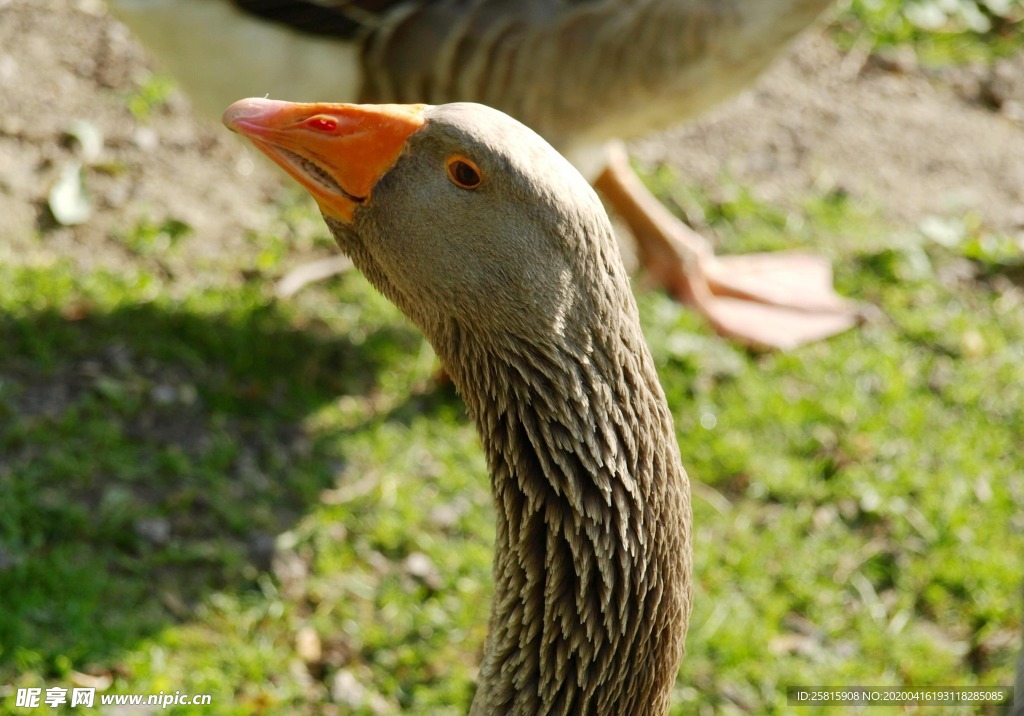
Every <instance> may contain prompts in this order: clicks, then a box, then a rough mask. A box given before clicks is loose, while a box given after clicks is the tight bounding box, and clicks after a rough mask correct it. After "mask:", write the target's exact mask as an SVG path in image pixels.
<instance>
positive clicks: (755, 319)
mask: <svg viewBox="0 0 1024 716" xmlns="http://www.w3.org/2000/svg"><path fill="white" fill-rule="evenodd" d="M108 1H109V2H111V3H112V5H113V6H114V7H115V9H117V10H118V11H119V14H120V15H121V16H122V17H123V18H124V19H125V20H126V21H127V22H128V23H129V24H130V25H131V26H132V27H133V28H134V29H135V30H136V31H137V32H138V33H139V34H140V35H141V36H142V38H143V39H144V40H146V41H147V43H148V44H149V45H150V47H152V48H153V49H154V50H155V51H156V52H157V54H158V55H160V56H161V58H162V59H164V61H165V62H166V64H167V66H168V68H169V69H171V70H172V71H173V72H174V73H175V74H176V75H177V76H178V77H179V78H180V79H181V81H182V83H183V85H184V86H185V88H186V89H188V90H190V93H191V94H192V96H193V97H194V98H195V100H196V101H197V103H198V104H200V105H202V106H205V107H207V108H211V107H212V108H214V109H215V111H219V109H220V108H221V107H223V106H224V105H225V104H227V103H228V102H229V101H230V100H232V99H234V98H236V97H239V96H244V95H246V94H251V95H254V96H260V95H268V96H273V97H278V98H302V99H306V100H317V101H329V100H330V101H333V100H338V99H341V100H346V101H352V100H357V99H358V100H359V101H362V102H378V103H383V102H429V103H434V104H441V103H445V102H455V101H472V102H480V103H483V104H487V105H490V106H492V107H495V108H497V109H500V110H502V111H504V112H506V113H508V114H510V115H511V116H513V117H515V118H516V119H518V120H520V121H522V122H524V123H525V124H527V125H528V126H530V127H531V128H532V129H534V130H535V131H537V132H538V133H540V134H541V135H542V136H544V137H545V138H546V139H547V140H548V141H549V142H551V143H552V144H553V145H554V146H555V147H557V148H558V150H559V151H561V152H562V153H563V154H565V155H566V156H567V157H568V158H569V159H570V161H572V162H573V163H574V164H576V166H577V167H578V168H580V169H581V171H583V173H584V174H585V175H586V176H587V177H588V179H590V180H591V181H593V182H595V185H596V186H597V187H598V188H599V189H600V190H601V191H602V193H603V194H604V195H605V196H606V198H607V199H608V200H609V201H610V202H611V204H612V206H613V207H614V208H615V210H616V211H617V212H618V213H619V214H620V215H621V216H622V217H623V218H624V219H625V220H626V223H627V224H629V226H630V228H631V229H632V231H633V233H634V235H635V236H636V238H637V241H638V245H639V254H640V257H641V259H642V260H643V262H644V263H645V265H646V266H647V268H648V270H649V271H650V273H651V275H652V276H653V277H654V278H655V279H656V280H657V281H658V282H659V283H661V284H662V285H663V286H664V287H665V288H666V289H667V290H668V291H669V292H670V293H671V294H672V295H673V296H675V297H676V298H678V299H679V300H681V301H683V302H685V303H687V304H689V305H691V306H693V307H694V308H696V309H697V310H698V311H700V312H701V313H702V314H703V315H704V316H705V317H706V318H707V320H708V321H709V322H710V323H711V324H712V325H713V326H714V327H715V328H716V329H717V330H718V331H719V332H721V333H723V334H724V335H728V336H731V337H734V338H736V339H738V340H740V341H742V342H745V343H748V344H753V345H756V346H767V347H777V348H788V347H792V346H794V345H798V344H800V343H802V342H805V341H809V340H815V339H818V338H822V337H825V336H828V335H832V334H834V333H837V332H839V331H841V330H845V329H847V328H849V327H851V326H852V325H854V324H855V323H856V322H857V311H856V307H855V306H853V305H852V304H851V303H850V302H848V301H844V300H842V299H840V298H839V296H837V295H836V294H835V293H834V292H833V291H832V288H831V283H832V282H831V270H830V267H829V265H828V264H827V263H826V262H825V261H824V260H822V259H820V258H818V257H811V256H808V255H807V254H792V253H775V254H769V255H754V256H749V257H743V258H742V259H733V258H725V259H717V258H716V257H715V256H714V254H713V251H712V250H711V248H710V245H709V244H708V242H707V241H705V240H704V239H703V238H701V237H699V236H698V235H696V234H695V233H693V232H692V231H690V230H689V229H688V228H687V227H686V226H685V225H684V224H682V223H681V222H680V221H679V220H678V219H676V218H675V217H673V216H672V215H671V214H669V213H668V212H667V211H665V210H664V209H663V208H662V207H661V206H660V205H659V204H658V202H657V201H656V200H655V199H654V197H652V196H651V195H650V194H649V193H648V192H647V191H646V189H644V187H643V184H642V183H640V181H639V180H638V179H637V178H636V177H635V175H634V174H633V173H632V170H631V169H630V168H629V164H628V162H626V161H624V159H623V155H621V154H620V153H616V152H614V151H612V147H611V145H613V144H614V142H615V141H616V140H619V139H628V138H632V137H635V136H638V135H640V134H643V133H645V132H649V131H652V130H656V129H660V128H663V127H666V126H669V125H672V124H675V123H678V122H681V121H683V120H686V119H689V118H691V117H694V116H696V115H697V114H699V113H700V112H702V111H704V110H706V109H707V108H708V107H710V106H711V105H713V104H714V103H716V102H718V101H720V100H722V99H723V98H725V97H728V96H730V95H731V94H733V93H735V92H736V91H738V90H739V89H741V88H742V87H745V86H746V85H747V84H749V83H750V82H751V81H752V80H753V79H754V78H755V77H756V76H757V75H758V74H760V72H761V71H762V70H763V69H764V68H765V67H767V66H768V64H769V63H770V62H771V60H773V59H774V58H775V57H776V56H777V55H778V54H779V53H780V52H781V51H782V49H783V48H785V47H786V46H787V44H788V43H789V41H790V40H791V39H792V38H793V37H794V36H795V35H796V34H797V33H798V32H799V31H800V30H802V29H803V28H805V27H806V26H807V25H808V24H809V23H810V22H811V21H813V19H814V18H815V17H817V16H818V15H819V14H820V13H821V11H822V10H823V9H824V8H825V7H826V6H827V5H828V4H829V0H108ZM319 274H320V271H318V270H310V271H304V272H300V273H299V274H298V275H296V276H293V277H291V278H290V279H288V280H286V284H287V285H288V286H289V287H290V288H288V291H291V290H294V287H297V286H301V285H302V283H303V282H304V280H305V279H307V278H308V279H312V278H313V277H314V276H317V277H319Z"/></svg>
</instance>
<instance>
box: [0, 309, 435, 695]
mask: <svg viewBox="0 0 1024 716" xmlns="http://www.w3.org/2000/svg"><path fill="white" fill-rule="evenodd" d="M23 316H25V317H22V316H18V317H14V316H11V315H5V314H2V313H0V346H2V352H0V505H2V508H0V682H4V681H7V682H8V683H10V679H11V677H13V676H14V675H16V674H17V673H19V672H22V671H25V670H28V669H34V670H41V671H43V672H50V673H59V672H61V671H63V670H66V669H67V668H70V665H72V664H73V665H74V667H75V668H78V669H81V668H83V666H84V667H86V668H88V666H89V665H90V664H92V665H95V666H96V668H101V669H105V668H116V662H117V658H118V654H119V653H120V652H122V651H123V650H124V649H126V648H129V647H131V646H132V645H133V644H134V643H135V642H136V641H137V640H139V639H140V638H145V637H146V636H147V635H149V634H152V633H154V632H155V631H157V630H159V629H161V628H162V627H165V626H166V625H168V624H170V623H173V622H175V621H176V620H179V619H184V618H188V617H189V615H190V613H191V610H192V608H193V607H194V605H195V604H196V603H197V601H198V600H200V599H201V598H202V597H203V596H204V595H205V594H207V593H209V592H210V591H212V590H220V589H226V588H227V589H235V590H245V589H249V588H252V587H253V585H254V584H255V583H256V580H257V579H258V578H259V575H260V574H261V573H263V572H265V571H266V570H268V569H269V568H270V566H271V563H272V561H273V558H274V553H275V541H274V538H275V535H278V534H279V533H281V532H282V531H285V530H287V529H289V528H290V527H291V526H292V525H293V524H294V523H295V521H296V520H297V519H298V518H299V517H300V516H301V515H302V514H303V513H304V512H305V511H307V510H308V508H309V506H310V505H311V504H313V503H315V502H316V500H317V499H318V495H319V494H320V492H321V490H323V489H324V488H325V487H328V486H330V485H332V484H333V483H334V481H335V480H336V476H337V475H338V474H339V472H340V471H341V468H342V466H343V463H344V455H343V454H341V453H340V452H339V451H341V450H342V449H343V448H341V447H339V445H343V444H344V440H334V439H331V438H332V437H335V438H336V437H338V435H337V432H338V430H337V429H335V431H334V434H332V433H331V429H328V430H326V431H324V430H316V431H314V430H311V429H309V427H308V420H309V418H310V416H311V415H313V414H314V413H315V412H316V411H318V410H319V409H320V408H321V407H323V406H324V405H325V403H327V402H329V401H338V400H340V399H343V398H344V397H345V396H366V395H369V394H370V393H371V392H372V391H373V390H374V389H375V386H376V385H377V382H378V378H379V376H380V375H381V374H382V373H383V372H384V371H387V370H388V367H389V361H391V360H393V358H390V357H391V356H393V355H396V354H398V355H400V354H402V353H403V352H404V350H405V349H406V348H407V347H408V346H409V345H410V344H411V345H417V344H418V341H419V339H418V337H417V336H416V334H415V333H414V332H413V331H412V329H409V328H402V327H381V328H379V329H376V330H371V331H370V332H368V333H366V334H365V335H364V336H363V337H362V339H361V340H359V342H358V344H357V343H354V342H353V341H351V340H349V339H348V338H346V337H345V336H340V335H337V334H336V333H334V332H331V331H329V330H326V329H323V328H319V329H317V328H310V329H308V330H300V329H296V328H295V327H294V326H293V325H291V324H289V322H288V320H287V318H286V317H284V316H283V315H281V313H280V312H279V311H278V309H277V308H276V307H275V306H274V305H273V304H270V305H267V304H262V305H258V306H256V307H255V308H253V309H252V310H246V311H236V312H235V313H233V314H232V313H230V312H224V313H217V314H216V315H206V314H204V313H202V312H190V311H188V310H186V309H180V310H179V309H167V308H162V307H160V306H157V305H155V304H131V305H127V306H125V307H122V308H118V309H116V310H113V311H111V312H101V311H99V312H98V311H95V310H93V309H92V308H90V307H89V306H88V305H70V306H67V307H66V308H62V309H61V310H60V311H59V312H56V311H43V312H37V313H28V314H23Z"/></svg>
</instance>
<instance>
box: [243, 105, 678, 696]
mask: <svg viewBox="0 0 1024 716" xmlns="http://www.w3.org/2000/svg"><path fill="white" fill-rule="evenodd" d="M223 121H224V123H225V125H227V127H228V128H230V129H232V130H234V131H235V132H238V133H240V134H241V135H243V136H244V137H246V138H247V139H249V140H250V141H252V143H253V144H254V145H255V146H256V147H257V148H258V149H259V150H261V151H262V152H264V153H265V154H266V155H267V156H268V157H270V159H272V160H273V161H274V162H276V163H277V164H279V165H280V166H281V167H282V168H283V169H284V170H285V171H286V172H288V174H290V175H291V176H292V177H294V178H295V179H296V180H298V182H299V183H300V184H301V185H302V186H303V187H305V189H306V190H307V191H308V192H309V193H310V194H312V196H313V198H314V199H315V200H316V202H317V203H318V204H319V206H320V210H321V213H322V214H323V217H324V219H325V221H326V223H327V226H328V227H329V228H330V231H331V233H332V234H333V235H334V238H335V239H336V241H337V243H338V245H339V246H340V247H341V249H342V250H343V251H344V252H345V254H347V255H348V256H350V257H351V259H352V261H353V263H354V264H355V266H356V267H357V268H358V269H359V270H360V271H362V273H363V274H364V275H365V276H366V278H367V279H368V280H369V281H370V282H371V283H372V284H373V285H374V286H375V287H376V288H377V289H378V290H380V292H381V293H382V294H384V295H385V296H386V297H387V298H388V299H390V300H391V301H392V302H393V303H394V304H395V305H396V306H398V308H399V309H401V310H402V311H403V312H404V313H405V314H406V316H408V318H409V319H410V320H411V321H412V322H413V323H414V324H415V325H416V326H417V327H418V328H419V329H420V330H421V331H422V332H423V334H424V335H425V336H426V338H427V340H428V341H429V342H430V343H431V344H432V345H433V347H434V349H435V351H436V353H437V355H438V356H439V357H440V359H441V362H442V365H443V367H444V369H445V370H446V371H447V373H448V375H449V376H450V377H451V380H452V381H453V383H454V385H455V387H456V389H457V390H458V391H459V393H460V395H461V396H462V398H463V400H464V401H465V403H466V406H467V410H468V413H469V415H470V416H471V419H472V420H473V421H474V423H475V424H476V428H477V431H478V433H479V436H480V439H481V442H482V443H483V447H484V450H485V452H486V455H487V463H488V467H489V471H490V480H491V491H492V495H493V502H494V508H495V512H496V515H497V517H496V538H495V557H494V564H493V570H492V574H493V579H494V597H493V601H492V606H491V614H490V621H489V631H488V635H487V638H486V643H485V647H484V655H483V660H482V664H481V667H480V674H479V680H478V686H477V692H476V695H475V697H474V700H473V702H472V707H471V711H470V713H471V714H480V715H483V714H487V715H495V714H518V715H521V716H525V715H527V714H573V715H574V716H575V715H584V714H594V715H595V716H596V715H598V714H600V715H601V716H615V715H616V714H621V715H623V716H636V715H638V714H644V715H646V716H656V715H657V714H664V713H665V712H666V710H667V708H668V706H669V699H670V694H671V688H672V685H673V684H674V682H675V679H676V675H677V672H678V670H679V666H680V662H681V659H682V656H683V650H684V640H685V634H686V628H687V622H688V618H689V613H690V603H691V598H692V592H691V565H692V557H691V511H690V497H689V482H688V480H687V476H686V473H685V471H684V469H683V467H682V464H681V460H680V455H679V448H678V444H677V442H676V438H675V431H674V428H673V421H672V415H671V413H670V411H669V408H668V405H667V404H666V401H665V395H664V392H663V391H662V388H661V385H660V384H659V382H658V377H657V374H656V372H655V369H654V363H653V360H652V358H651V354H650V352H649V351H648V349H647V347H646V344H645V342H644V338H643V335H642V333H641V330H640V323H639V318H638V314H637V306H636V302H635V301H634V298H633V294H632V293H631V291H630V285H629V279H628V277H627V275H626V272H625V269H624V267H623V264H622V261H621V258H620V256H619V253H618V248H617V245H616V244H615V239H614V236H613V232H612V228H611V225H610V223H609V221H608V218H607V216H606V214H605V212H604V209H603V207H602V205H601V203H600V200H599V199H598V198H597V195H596V194H595V193H594V191H593V189H592V188H591V187H590V186H589V185H588V183H587V182H586V180H585V179H584V178H583V177H582V176H581V175H580V174H579V173H578V172H577V171H576V170H575V169H574V168H573V166H572V165H571V164H569V162H567V161H566V160H565V159H564V158H563V157H562V156H561V155H560V154H558V152H556V151H555V150H554V149H552V148H551V146H550V145H549V144H548V143H547V142H545V141H544V140H543V139H542V138H541V137H540V136H539V135H537V134H536V133H534V132H533V131H531V130H530V129H528V128H527V127H525V126H524V125H522V124H520V123H519V122H517V121H516V120H514V119H512V118H510V117H508V116H507V115H505V114H503V113H501V112H499V111H497V110H494V109H491V108H489V107H485V106H482V105H477V104H470V103H455V104H446V105H437V106H429V105H352V104H330V103H309V104H296V103H289V102H281V101H275V100H269V99H247V100H241V101H239V102H236V103H235V104H232V105H231V106H230V107H229V108H228V109H227V110H226V112H225V113H224V116H223Z"/></svg>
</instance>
